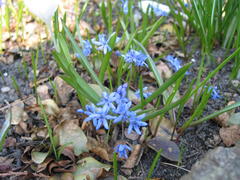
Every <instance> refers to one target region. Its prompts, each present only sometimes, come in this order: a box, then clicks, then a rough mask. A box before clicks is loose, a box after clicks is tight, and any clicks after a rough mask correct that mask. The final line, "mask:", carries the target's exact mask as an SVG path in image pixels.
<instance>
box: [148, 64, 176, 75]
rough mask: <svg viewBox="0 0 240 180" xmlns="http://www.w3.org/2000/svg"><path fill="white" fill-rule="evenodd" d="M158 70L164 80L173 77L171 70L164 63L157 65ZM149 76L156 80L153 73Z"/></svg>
mask: <svg viewBox="0 0 240 180" xmlns="http://www.w3.org/2000/svg"><path fill="white" fill-rule="evenodd" d="M157 70H158V72H159V74H160V75H161V77H163V78H164V79H169V78H170V77H172V71H171V69H170V68H169V67H168V66H167V64H165V63H164V62H162V61H159V63H158V65H157ZM149 75H150V76H151V77H152V78H155V76H154V74H153V73H152V72H150V74H149Z"/></svg>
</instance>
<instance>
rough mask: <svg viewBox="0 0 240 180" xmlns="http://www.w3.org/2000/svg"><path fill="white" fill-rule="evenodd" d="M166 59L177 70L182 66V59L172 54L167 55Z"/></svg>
mask: <svg viewBox="0 0 240 180" xmlns="http://www.w3.org/2000/svg"><path fill="white" fill-rule="evenodd" d="M165 59H166V61H167V62H169V63H170V64H171V66H172V68H173V70H174V71H175V72H177V71H178V70H179V69H181V68H182V66H181V60H180V59H178V58H176V57H174V56H172V55H167V56H166V57H165Z"/></svg>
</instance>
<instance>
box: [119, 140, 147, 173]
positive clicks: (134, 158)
mask: <svg viewBox="0 0 240 180" xmlns="http://www.w3.org/2000/svg"><path fill="white" fill-rule="evenodd" d="M142 154H143V148H142V146H141V145H140V144H136V145H134V146H133V150H132V152H131V155H130V156H129V158H128V159H127V161H126V162H125V164H124V165H123V166H122V168H127V169H132V168H134V167H135V166H136V165H137V164H138V162H139V160H140V159H141V157H142Z"/></svg>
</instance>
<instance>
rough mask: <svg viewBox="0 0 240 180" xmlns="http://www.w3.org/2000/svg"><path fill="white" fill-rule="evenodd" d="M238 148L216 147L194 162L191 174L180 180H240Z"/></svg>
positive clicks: (239, 148) (239, 150) (239, 149)
mask: <svg viewBox="0 0 240 180" xmlns="http://www.w3.org/2000/svg"><path fill="white" fill-rule="evenodd" d="M239 167H240V147H239V146H235V147H232V148H225V147H217V148H216V149H214V150H211V151H209V152H208V153H207V154H206V155H205V157H204V158H203V159H201V160H200V161H198V162H196V163H195V164H194V165H193V167H192V169H191V172H190V173H189V174H187V175H185V176H183V177H182V178H181V180H226V179H227V180H237V179H240V171H239Z"/></svg>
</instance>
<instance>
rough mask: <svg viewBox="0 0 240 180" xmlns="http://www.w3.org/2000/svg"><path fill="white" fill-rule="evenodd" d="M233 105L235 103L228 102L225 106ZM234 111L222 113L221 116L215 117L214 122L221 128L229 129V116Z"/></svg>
mask: <svg viewBox="0 0 240 180" xmlns="http://www.w3.org/2000/svg"><path fill="white" fill-rule="evenodd" d="M235 103H236V102H235V101H230V102H228V104H227V105H228V106H229V105H232V104H235ZM234 111H235V109H233V110H231V111H228V112H225V113H222V114H220V115H218V116H217V117H215V118H214V120H215V121H216V122H217V123H218V124H219V125H220V126H222V127H229V123H228V120H229V118H230V117H231V115H232V114H233V113H234Z"/></svg>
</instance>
